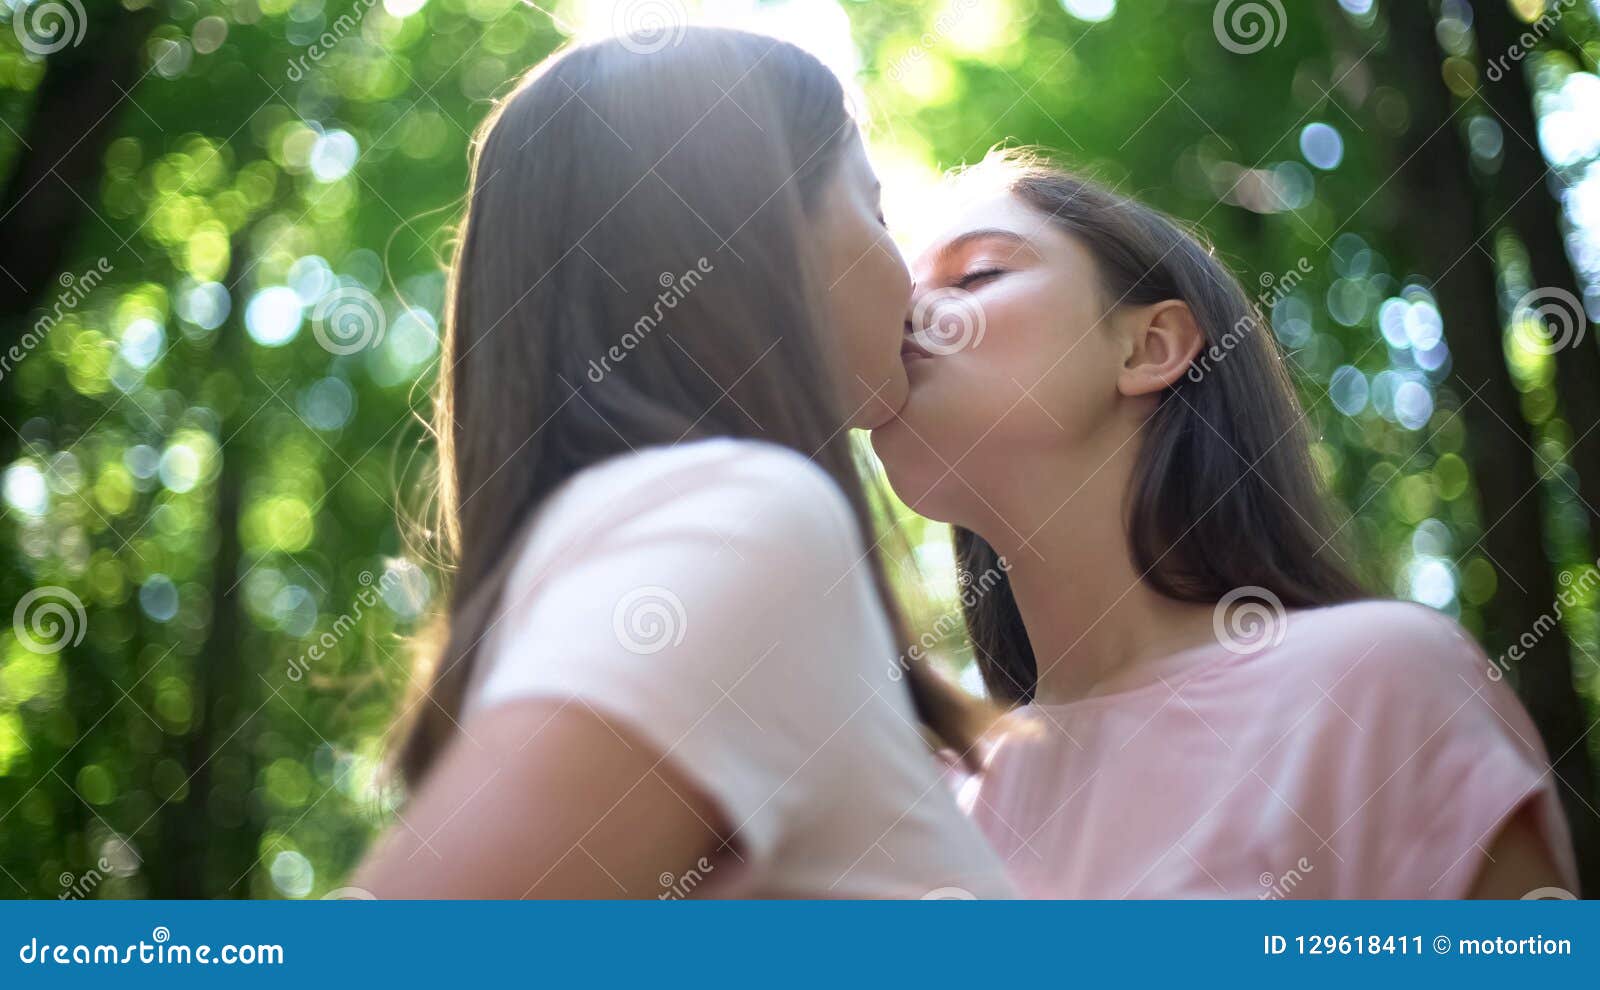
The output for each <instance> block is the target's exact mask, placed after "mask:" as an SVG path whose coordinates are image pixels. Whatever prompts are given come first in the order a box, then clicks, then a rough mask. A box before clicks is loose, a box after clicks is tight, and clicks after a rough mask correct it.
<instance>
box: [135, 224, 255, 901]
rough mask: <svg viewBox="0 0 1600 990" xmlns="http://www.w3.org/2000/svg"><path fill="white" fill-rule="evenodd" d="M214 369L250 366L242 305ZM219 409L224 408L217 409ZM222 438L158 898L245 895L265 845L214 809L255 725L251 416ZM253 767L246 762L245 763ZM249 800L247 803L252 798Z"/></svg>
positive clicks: (230, 418)
mask: <svg viewBox="0 0 1600 990" xmlns="http://www.w3.org/2000/svg"><path fill="white" fill-rule="evenodd" d="M246 249H247V244H246V241H245V238H244V237H242V236H240V237H236V238H235V239H234V243H233V254H232V258H231V262H230V265H229V268H230V271H229V273H228V281H227V283H226V284H229V285H236V284H237V283H238V282H239V281H240V278H241V276H242V274H243V271H244V261H245V258H246V256H247V250H246ZM217 333H218V335H219V336H218V338H217V342H216V347H215V349H214V350H213V351H212V364H213V365H214V366H215V367H217V368H220V369H226V370H233V371H238V370H239V369H241V368H242V367H243V365H244V355H243V350H244V341H243V338H244V333H245V328H244V305H243V300H235V301H234V305H233V311H232V313H230V314H229V318H228V320H227V322H225V323H224V324H223V325H222V326H221V327H220V328H218V330H217ZM219 411H222V410H219ZM223 412H224V415H223V417H222V422H221V424H220V425H219V429H218V436H219V438H226V437H232V443H233V444H234V445H235V449H234V450H232V451H228V450H226V449H225V448H219V450H218V455H217V456H218V457H220V458H221V466H220V468H219V469H218V472H217V483H216V509H215V515H214V517H213V518H214V520H215V525H216V527H217V547H216V553H215V554H214V555H213V557H212V560H211V627H210V629H209V630H207V632H206V639H205V643H204V645H203V646H202V647H201V649H200V652H199V653H198V654H197V655H196V657H195V660H194V666H193V670H192V673H191V684H192V690H193V693H194V697H195V698H196V704H195V714H196V718H195V722H194V724H193V725H192V726H191V727H190V730H189V735H188V737H187V738H186V739H185V740H184V743H183V757H182V759H183V766H184V770H185V771H186V772H187V773H188V775H189V783H188V787H189V790H188V794H186V795H185V797H184V799H183V800H182V801H181V802H179V803H176V804H174V805H173V806H171V807H169V808H168V809H167V810H166V811H165V812H164V814H163V821H162V825H161V836H162V846H163V856H164V859H165V866H164V868H163V869H162V870H160V871H159V873H160V876H159V878H158V879H157V881H156V882H157V883H159V884H160V885H161V886H162V887H163V888H164V889H162V890H161V891H160V892H152V896H154V897H163V898H179V899H185V898H203V897H208V896H212V895H213V894H215V893H217V892H220V893H222V895H223V896H228V895H230V894H231V895H233V896H248V894H249V890H250V888H249V885H248V883H239V882H237V881H240V880H241V879H247V878H244V877H243V874H245V873H247V872H249V871H250V870H251V869H253V868H254V867H253V865H252V863H253V860H254V858H255V856H256V853H257V850H258V847H259V846H260V842H259V836H258V834H257V833H258V831H259V830H258V829H257V828H256V826H255V824H254V821H253V818H252V809H251V808H250V807H248V805H247V806H246V807H244V808H243V809H242V810H241V815H242V818H243V822H244V824H243V826H242V827H239V828H228V829H224V828H221V827H220V826H219V825H218V824H217V822H216V820H215V818H214V814H213V812H214V809H213V807H212V797H213V791H214V790H215V783H214V782H215V780H216V775H215V774H214V770H215V769H216V766H217V760H218V759H219V758H221V756H222V751H223V750H224V749H229V750H232V751H234V752H244V753H246V754H248V752H249V741H250V735H249V733H247V732H245V731H244V723H245V722H248V721H249V720H250V719H251V718H253V717H254V709H251V708H250V707H249V706H248V704H247V702H246V700H245V699H247V698H250V697H252V696H253V695H254V694H255V690H254V687H255V683H254V679H253V678H252V677H251V675H250V671H251V669H252V668H251V666H250V664H249V663H247V661H246V651H245V642H244V638H245V630H246V623H245V622H244V621H243V620H242V615H241V611H242V607H243V606H242V602H241V600H240V596H241V595H242V594H243V590H242V589H241V588H239V587H238V583H239V568H240V564H241V562H242V561H243V559H244V552H243V547H242V545H241V543H240V539H239V523H240V517H241V512H242V509H243V504H242V503H243V495H244V480H245V479H244V477H243V474H242V470H243V469H242V464H243V462H244V460H243V454H244V450H243V449H242V448H243V440H242V439H241V438H240V437H238V436H234V435H233V434H234V431H235V430H236V429H238V426H237V425H236V424H237V422H239V421H240V420H242V419H243V418H244V417H245V416H247V415H248V414H247V413H245V412H244V411H243V409H242V406H241V405H235V406H234V408H233V409H232V410H231V414H230V413H229V412H226V411H223ZM246 761H247V762H248V756H246ZM246 800H248V796H247V798H246Z"/></svg>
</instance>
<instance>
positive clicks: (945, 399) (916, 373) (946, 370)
mask: <svg viewBox="0 0 1600 990" xmlns="http://www.w3.org/2000/svg"><path fill="white" fill-rule="evenodd" d="M980 299H981V301H982V311H983V317H984V319H983V328H982V329H983V333H982V336H981V338H980V339H979V340H978V342H977V344H976V345H975V346H971V347H967V348H965V349H963V350H961V351H958V352H956V353H954V354H950V355H947V356H941V357H933V358H928V359H926V360H922V361H914V362H912V363H911V366H910V368H909V372H910V376H911V386H912V387H911V397H910V399H909V401H908V402H907V404H906V408H905V410H904V411H903V412H902V413H901V417H902V419H904V420H906V425H907V426H908V427H909V428H911V429H913V430H915V431H916V432H917V433H919V434H920V435H921V436H922V437H923V439H925V440H927V441H928V444H927V446H932V447H934V448H935V450H937V451H938V452H939V453H940V454H945V455H948V456H949V457H951V458H954V457H960V456H963V455H965V453H966V452H967V451H968V450H969V449H972V448H973V446H974V445H977V448H976V449H973V450H972V454H973V456H977V457H981V456H983V455H984V454H986V453H997V452H998V453H1002V454H1004V453H1007V451H1008V450H1014V449H1015V448H1017V447H1019V446H1021V445H1024V444H1026V445H1028V446H1035V447H1036V446H1037V445H1039V444H1046V445H1053V444H1059V443H1062V442H1067V443H1070V442H1074V440H1075V439H1076V438H1077V437H1078V436H1080V435H1081V434H1082V433H1083V432H1084V431H1085V430H1087V429H1090V428H1092V427H1093V425H1094V424H1095V423H1097V422H1098V420H1099V414H1100V412H1101V411H1102V410H1103V409H1106V408H1109V407H1110V405H1111V404H1112V403H1113V402H1114V400H1115V394H1116V393H1115V388H1116V375H1115V367H1116V360H1117V358H1116V354H1115V350H1114V342H1113V339H1112V336H1111V334H1110V333H1109V332H1108V331H1107V328H1106V327H1104V326H1094V325H1093V318H1092V316H1089V315H1087V314H1084V313H1080V312H1078V311H1077V310H1078V309H1079V307H1076V306H1074V305H1073V304H1072V302H1071V301H1070V300H1062V299H1059V298H1053V297H1045V296H1041V295H1040V294H1037V293H1028V292H1021V291H1017V292H1009V293H1003V292H999V291H996V292H991V293H986V294H983V295H981V296H980ZM917 446H919V447H921V448H922V449H923V450H924V451H926V450H927V446H924V445H922V444H918V445H917Z"/></svg>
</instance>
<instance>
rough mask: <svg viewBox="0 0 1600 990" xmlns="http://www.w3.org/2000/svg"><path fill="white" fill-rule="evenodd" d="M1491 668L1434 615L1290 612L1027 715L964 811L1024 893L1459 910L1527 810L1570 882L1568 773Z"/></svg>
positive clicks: (1408, 607)
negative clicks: (1436, 904) (1357, 901)
mask: <svg viewBox="0 0 1600 990" xmlns="http://www.w3.org/2000/svg"><path fill="white" fill-rule="evenodd" d="M1490 670H1491V666H1490V662H1489V660H1488V659H1487V658H1486V657H1485V656H1484V654H1483V652H1482V650H1480V649H1479V648H1478V646H1477V645H1476V644H1475V643H1474V642H1473V641H1472V640H1471V639H1469V638H1468V637H1467V635H1466V634H1465V633H1464V632H1463V631H1462V630H1461V628H1460V627H1459V626H1457V625H1456V624H1455V623H1454V622H1452V621H1451V620H1450V619H1448V618H1446V617H1445V616H1443V615H1441V614H1439V613H1437V612H1435V611H1433V610H1432V609H1428V608H1425V607H1423V606H1419V605H1412V604H1406V603H1400V602H1381V601H1370V602H1357V603H1353V604H1348V605H1339V606H1333V607H1328V608H1321V609H1312V610H1306V611H1296V612H1290V613H1289V614H1288V615H1287V616H1286V617H1280V621H1279V622H1278V623H1276V624H1275V626H1274V627H1272V628H1268V629H1263V630H1262V631H1261V633H1260V635H1259V636H1258V638H1257V639H1256V640H1255V641H1254V642H1250V643H1244V644H1240V643H1237V642H1230V643H1229V645H1228V646H1222V645H1217V644H1207V645H1206V646H1204V647H1198V648H1195V649H1190V650H1186V651H1183V652H1180V653H1178V654H1175V655H1173V656H1171V657H1168V658H1165V659H1164V660H1162V661H1160V662H1158V663H1156V664H1153V665H1148V666H1146V667H1144V668H1143V669H1140V670H1138V671H1135V672H1131V673H1129V674H1126V675H1123V676H1121V677H1120V678H1117V679H1115V680H1113V681H1110V682H1107V683H1105V684H1102V685H1101V687H1100V689H1099V690H1097V691H1096V692H1095V693H1094V694H1092V695H1090V696H1088V697H1086V698H1083V699H1080V700H1078V701H1074V702H1072V703H1069V704H1061V705H1028V706H1026V707H1024V708H1022V709H1021V710H1020V711H1019V712H1018V713H1017V715H1016V717H1017V719H1018V723H1017V727H1016V728H1012V729H1009V730H1007V731H1006V732H1005V733H1004V734H1003V735H1002V736H1001V737H1000V738H999V739H998V740H997V742H996V744H995V747H994V749H993V750H992V752H991V753H990V754H989V762H988V769H987V771H986V772H985V773H984V774H983V775H981V776H979V777H974V778H972V779H970V780H968V781H967V782H966V783H965V784H964V785H962V788H961V803H962V806H963V808H964V809H965V810H967V811H968V813H969V814H970V815H972V817H973V819H974V820H975V821H977V823H978V824H979V826H980V827H981V828H982V829H983V831H984V832H985V833H986V834H987V836H988V838H989V840H990V842H991V843H992V844H993V845H994V846H995V848H996V849H997V850H999V852H1000V854H1001V857H1002V859H1004V860H1005V861H1006V863H1007V867H1008V869H1009V870H1010V872H1011V875H1012V878H1013V879H1014V880H1015V881H1016V883H1017V885H1018V887H1019V889H1020V890H1021V891H1022V892H1023V894H1024V896H1029V897H1059V898H1128V897H1134V898H1195V897H1217V898H1221V897H1227V898H1250V897H1257V898H1277V897H1296V898H1459V897H1463V896H1465V895H1466V894H1467V892H1468V891H1469V890H1470V888H1471V885H1472V882H1473V880H1474V878H1475V877H1476V876H1477V874H1478V872H1479V870H1480V869H1481V867H1482V865H1483V864H1484V863H1485V861H1486V860H1485V855H1486V850H1487V849H1488V848H1489V846H1490V844H1491V843H1492V842H1493V840H1494V838H1495V836H1496V834H1497V833H1498V831H1499V830H1500V828H1501V827H1502V826H1503V825H1504V824H1505V823H1506V822H1507V821H1508V820H1509V818H1510V817H1511V815H1512V813H1513V812H1515V811H1517V810H1518V809H1520V808H1522V807H1523V806H1524V805H1528V804H1531V805H1532V807H1533V808H1534V810H1535V813H1536V817H1537V820H1538V827H1539V831H1540V834H1541V835H1542V836H1543V837H1544V840H1545V841H1546V843H1548V846H1549V848H1550V851H1551V854H1552V856H1553V858H1554V859H1555V862H1556V863H1557V865H1558V866H1559V867H1560V869H1561V872H1562V875H1563V877H1565V878H1566V882H1565V883H1564V884H1563V886H1564V887H1565V888H1566V889H1568V890H1576V889H1577V887H1576V883H1577V880H1576V873H1577V869H1576V865H1575V862H1574V857H1573V854H1572V848H1571V839H1570V838H1569V835H1568V831H1567V826H1566V822H1565V820H1564V819H1563V818H1562V813H1561V806H1560V802H1559V800H1558V797H1557V793H1556V788H1557V786H1558V783H1557V782H1556V780H1555V778H1554V776H1553V775H1552V774H1551V772H1550V764H1549V761H1548V758H1547V757H1546V755H1545V752H1544V749H1543V747H1542V745H1541V744H1540V741H1539V736H1538V735H1537V733H1536V731H1535V729H1534V727H1533V724H1532V722H1531V721H1530V720H1529V718H1528V716H1527V713H1526V712H1525V711H1524V710H1523V708H1522V706H1521V704H1520V703H1519V702H1518V701H1517V699H1516V697H1515V696H1514V695H1513V693H1512V692H1511V690H1510V688H1509V687H1508V686H1507V685H1506V684H1505V683H1504V682H1503V681H1502V680H1499V679H1498V678H1497V676H1491V674H1490Z"/></svg>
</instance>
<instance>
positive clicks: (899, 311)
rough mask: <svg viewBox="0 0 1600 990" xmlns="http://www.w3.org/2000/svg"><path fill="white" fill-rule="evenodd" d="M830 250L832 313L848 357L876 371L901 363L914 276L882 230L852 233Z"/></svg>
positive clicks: (832, 319) (829, 285)
mask: <svg viewBox="0 0 1600 990" xmlns="http://www.w3.org/2000/svg"><path fill="white" fill-rule="evenodd" d="M855 226H856V225H852V228H853V229H852V230H851V232H850V233H849V235H848V236H845V237H842V238H840V239H838V240H837V241H836V242H835V243H834V244H833V245H832V248H831V250H830V252H829V253H830V256H831V262H832V263H831V264H830V266H829V268H830V270H831V274H830V275H829V276H828V284H827V285H825V286H824V288H825V289H826V290H827V298H828V315H829V316H830V318H831V322H832V323H833V326H834V332H835V333H837V334H839V335H840V336H842V337H843V338H844V339H843V341H842V343H843V345H844V348H845V350H846V352H847V353H850V354H852V355H855V356H856V359H857V360H858V361H861V362H865V363H867V364H869V365H872V366H874V367H876V366H878V365H884V364H887V363H890V362H893V363H898V362H899V355H900V340H901V328H902V325H903V323H904V322H905V312H906V303H907V300H908V299H909V297H910V295H911V275H910V273H909V272H908V271H907V270H906V266H905V262H903V261H902V260H901V259H900V255H899V252H898V251H896V250H895V248H894V245H893V243H892V242H890V241H889V240H888V238H887V237H885V236H881V231H882V228H879V227H877V225H876V223H875V222H874V224H873V228H872V230H873V231H876V232H878V236H873V234H872V231H863V230H859V229H854V228H855Z"/></svg>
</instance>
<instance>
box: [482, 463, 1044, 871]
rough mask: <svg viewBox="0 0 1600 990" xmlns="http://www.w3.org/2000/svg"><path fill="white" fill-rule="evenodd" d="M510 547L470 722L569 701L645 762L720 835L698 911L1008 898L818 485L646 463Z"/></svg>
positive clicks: (785, 476) (792, 477) (599, 470)
mask: <svg viewBox="0 0 1600 990" xmlns="http://www.w3.org/2000/svg"><path fill="white" fill-rule="evenodd" d="M525 541H526V542H525V543H524V545H523V547H522V549H521V551H520V552H521V559H520V560H519V561H518V563H517V564H516V565H515V566H514V569H513V571H512V573H511V575H510V578H509V580H508V584H507V587H506V592H505V597H504V599H503V601H502V603H501V611H500V613H499V614H500V616H501V617H500V620H499V621H498V623H496V624H495V625H494V627H493V628H492V629H491V631H490V632H489V634H488V636H487V637H486V638H485V639H484V641H483V645H482V650H481V652H480V654H479V660H478V666H477V669H476V671H475V674H474V678H473V684H472V687H471V688H470V689H469V692H468V700H467V709H468V711H469V712H470V711H472V710H477V709H483V708H486V707H488V706H490V705H493V704H495V703H498V702H502V701H506V700H509V699H514V698H527V697H554V698H563V699H572V700H573V703H574V704H580V703H581V704H583V705H585V706H588V707H590V708H592V709H593V710H594V711H596V712H598V713H600V714H602V715H604V716H605V717H607V718H608V719H612V720H615V721H617V722H618V723H620V724H623V725H625V726H626V727H627V728H629V729H631V730H632V731H633V732H634V733H636V734H638V735H639V736H640V737H642V738H644V739H646V740H648V741H649V742H650V743H652V744H653V745H655V746H656V747H658V748H659V750H660V752H661V754H662V756H663V758H664V759H665V760H667V761H670V763H671V765H673V766H674V767H676V768H677V769H678V771H680V772H681V773H682V774H683V775H684V776H685V778H686V779H688V780H690V781H692V782H693V783H694V784H695V785H697V786H698V787H699V788H700V789H701V791H702V792H703V794H704V795H705V796H706V797H707V798H709V799H710V800H711V801H712V803H713V804H715V805H716V806H717V807H718V808H719V810H720V811H721V813H722V816H723V818H724V820H725V822H726V823H727V824H728V827H729V828H731V829H732V830H733V847H734V850H735V852H733V853H728V852H725V853H723V854H722V855H721V856H719V857H718V858H716V859H714V860H712V861H711V869H710V870H708V871H706V875H705V876H704V877H703V878H697V879H696V883H699V882H700V880H701V879H703V880H704V883H703V885H702V886H699V887H698V888H697V889H696V890H695V893H696V894H698V895H700V896H705V895H711V896H723V897H728V896H736V897H874V898H881V897H898V898H921V897H929V896H931V897H966V896H975V897H983V898H989V897H1010V896H1014V894H1013V889H1012V887H1011V886H1010V883H1009V881H1007V880H1006V879H1005V873H1004V868H1003V867H1002V865H1001V864H1000V862H999V860H998V859H997V857H996V856H995V855H994V854H993V853H992V852H991V851H990V849H989V847H988V846H987V845H986V844H985V841H984V839H983V838H982V836H981V835H980V834H979V832H978V831H977V829H976V828H975V826H973V825H972V823H970V822H969V821H968V820H967V819H966V818H965V817H963V816H962V814H961V813H960V811H959V810H958V809H957V807H956V804H955V801H954V798H953V797H952V795H951V793H950V791H949V789H948V788H947V786H946V785H945V783H944V780H943V777H942V768H941V766H940V765H939V763H938V762H937V760H936V759H935V757H934V756H933V754H931V753H930V752H929V751H928V748H927V746H926V744H925V743H924V741H923V739H922V737H921V736H920V735H919V732H918V728H917V721H916V717H915V715H914V713H913V709H912V704H911V698H910V693H909V690H908V688H907V685H906V683H905V681H904V679H903V677H902V676H901V674H900V667H899V664H898V659H897V656H896V650H895V647H894V645H893V637H892V635H891V633H890V627H889V623H888V620H887V619H886V617H885V616H884V613H883V610H882V608H881V606H880V605H879V602H878V599H877V596H876V594H875V592H874V589H873V584H872V578H871V572H870V570H869V569H868V566H867V561H866V557H865V548H864V546H863V544H862V540H861V537H860V535H859V534H858V531H857V526H856V524H855V522H854V520H853V516H852V515H851V513H850V509H849V503H848V502H847V501H846V499H845V497H844V495H843V493H842V492H841V491H840V490H839V488H838V486H837V485H835V484H834V483H833V480H832V479H831V478H829V477H828V475H827V474H826V473H825V472H824V471H823V470H822V469H820V468H819V467H817V466H816V465H815V464H813V463H812V462H810V461H809V460H807V459H805V458H804V457H802V456H800V455H799V454H796V453H794V452H792V451H790V450H788V449H786V448H782V447H778V446H774V445H771V444H764V443H759V442H755V441H748V440H731V439H720V440H702V441H696V442H692V443H687V444H682V445H678V446H674V447H658V448H651V449H649V450H646V451H643V452H640V453H636V454H631V455H627V456H623V457H619V458H616V459H613V460H610V461H606V462H604V463H602V464H599V465H596V466H595V467H592V468H589V469H587V470H585V471H583V472H581V473H579V474H578V475H577V476H575V477H574V478H572V479H571V480H569V481H568V482H567V483H566V484H564V485H563V486H562V487H561V488H559V489H558V490H557V491H556V492H555V493H554V494H553V495H552V496H551V497H550V498H549V499H548V500H547V501H546V503H545V504H544V505H543V506H542V507H541V508H540V510H539V514H538V516H537V518H536V519H535V521H534V523H533V525H532V528H531V530H530V531H529V533H528V535H527V536H526V537H525ZM741 858H742V860H743V862H742V863H741V862H740V859H741ZM663 893H669V891H667V890H665V889H664V890H663ZM679 893H681V891H679Z"/></svg>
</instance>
